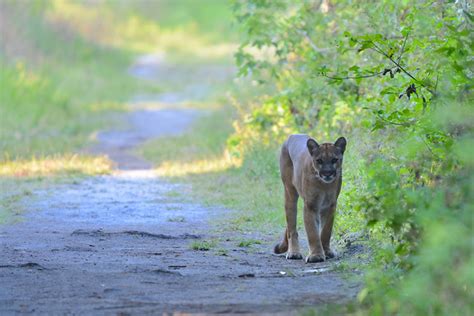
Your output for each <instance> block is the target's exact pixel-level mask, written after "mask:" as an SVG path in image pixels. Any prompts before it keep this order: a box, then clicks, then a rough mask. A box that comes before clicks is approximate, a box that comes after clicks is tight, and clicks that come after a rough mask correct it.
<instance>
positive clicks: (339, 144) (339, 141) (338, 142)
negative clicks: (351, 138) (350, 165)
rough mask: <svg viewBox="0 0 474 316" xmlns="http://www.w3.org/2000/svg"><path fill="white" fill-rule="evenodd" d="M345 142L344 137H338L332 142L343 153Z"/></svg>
mask: <svg viewBox="0 0 474 316" xmlns="http://www.w3.org/2000/svg"><path fill="white" fill-rule="evenodd" d="M346 144H347V141H346V139H345V138H344V137H339V138H338V139H337V140H336V142H335V143H334V146H336V147H338V148H339V149H340V150H341V153H344V151H345V150H346Z"/></svg>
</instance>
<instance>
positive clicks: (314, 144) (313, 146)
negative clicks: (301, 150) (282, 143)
mask: <svg viewBox="0 0 474 316" xmlns="http://www.w3.org/2000/svg"><path fill="white" fill-rule="evenodd" d="M306 146H307V147H308V150H309V154H310V155H313V153H314V151H315V150H317V149H318V148H319V144H318V143H317V142H316V141H315V140H314V139H312V138H310V139H308V141H307V142H306Z"/></svg>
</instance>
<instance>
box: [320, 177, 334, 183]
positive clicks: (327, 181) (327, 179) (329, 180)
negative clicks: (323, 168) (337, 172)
mask: <svg viewBox="0 0 474 316" xmlns="http://www.w3.org/2000/svg"><path fill="white" fill-rule="evenodd" d="M319 178H320V179H321V180H322V181H323V182H324V183H331V182H333V181H334V179H336V177H332V178H324V177H319Z"/></svg>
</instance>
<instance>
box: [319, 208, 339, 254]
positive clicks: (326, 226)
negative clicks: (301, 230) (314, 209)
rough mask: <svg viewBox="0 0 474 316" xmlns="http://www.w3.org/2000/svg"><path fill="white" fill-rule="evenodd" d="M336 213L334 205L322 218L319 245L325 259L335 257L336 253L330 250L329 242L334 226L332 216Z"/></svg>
mask: <svg viewBox="0 0 474 316" xmlns="http://www.w3.org/2000/svg"><path fill="white" fill-rule="evenodd" d="M335 213H336V204H335V203H334V205H331V206H330V207H329V209H328V210H327V211H326V212H324V216H323V221H322V222H323V223H322V224H323V228H322V231H321V243H322V246H323V249H324V253H325V255H326V259H329V258H334V257H336V252H335V251H334V250H332V249H331V247H330V242H331V235H332V227H333V224H334V214H335Z"/></svg>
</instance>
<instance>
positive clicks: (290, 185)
mask: <svg viewBox="0 0 474 316" xmlns="http://www.w3.org/2000/svg"><path fill="white" fill-rule="evenodd" d="M345 146H346V140H345V139H344V138H343V137H341V138H339V139H338V140H337V141H336V143H334V144H330V143H326V144H322V145H318V144H317V142H316V141H315V140H314V139H312V138H311V137H309V136H308V135H291V136H290V137H289V138H288V140H287V141H286V142H285V143H284V144H283V146H282V149H281V155H280V173H281V179H282V181H283V185H284V187H285V213H286V223H287V226H286V231H285V235H284V237H283V240H282V241H281V243H279V244H277V245H276V246H275V249H274V251H275V253H284V252H287V255H286V257H287V259H302V255H301V252H300V248H299V243H298V232H297V230H296V216H297V202H298V198H299V197H300V196H301V197H302V198H303V200H304V226H305V230H306V234H307V236H308V243H309V248H310V251H309V255H308V256H307V258H306V262H320V261H324V260H325V259H327V258H332V257H334V256H335V253H334V252H333V251H332V250H331V248H330V240H331V234H332V226H333V223H334V214H335V211H336V203H337V198H338V196H339V193H340V191H341V184H342V158H343V154H344V150H345ZM328 182H329V183H328Z"/></svg>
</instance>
